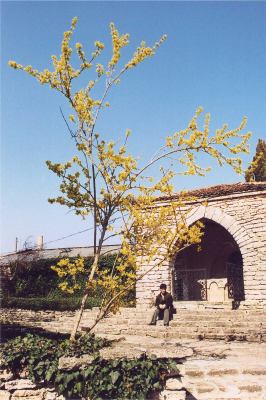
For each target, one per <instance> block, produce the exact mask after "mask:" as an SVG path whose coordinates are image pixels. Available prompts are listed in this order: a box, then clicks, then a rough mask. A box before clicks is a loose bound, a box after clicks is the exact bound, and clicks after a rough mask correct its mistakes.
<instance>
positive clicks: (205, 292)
mask: <svg viewBox="0 0 266 400" xmlns="http://www.w3.org/2000/svg"><path fill="white" fill-rule="evenodd" d="M198 220H203V222H204V223H205V226H206V232H205V235H204V237H203V240H202V251H201V252H199V253H197V249H196V246H192V247H190V248H189V249H186V250H185V251H184V252H182V253H180V254H179V255H178V256H177V257H176V259H175V265H174V271H173V272H174V281H173V291H174V294H175V297H176V300H187V301H193V300H207V301H217V302H225V301H228V300H238V301H239V300H244V276H243V275H244V262H243V258H242V254H241V244H239V243H238V241H239V238H241V241H240V242H242V241H243V237H245V236H246V240H248V239H249V237H248V235H247V234H246V232H245V230H244V229H243V228H242V227H241V226H239V225H238V223H237V222H236V221H235V220H234V219H233V218H232V217H231V216H229V215H227V214H225V213H224V212H223V211H222V210H221V209H219V208H216V207H204V206H199V207H197V208H196V209H194V210H192V211H191V213H190V215H189V216H188V218H187V223H188V225H192V224H193V223H194V222H196V221H198Z"/></svg>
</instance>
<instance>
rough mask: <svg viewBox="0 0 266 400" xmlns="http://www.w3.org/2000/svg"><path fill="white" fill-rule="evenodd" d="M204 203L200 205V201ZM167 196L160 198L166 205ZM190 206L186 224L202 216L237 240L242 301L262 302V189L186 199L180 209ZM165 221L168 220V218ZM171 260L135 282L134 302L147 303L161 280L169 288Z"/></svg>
mask: <svg viewBox="0 0 266 400" xmlns="http://www.w3.org/2000/svg"><path fill="white" fill-rule="evenodd" d="M206 200H207V202H208V205H207V206H204V205H202V202H203V201H206ZM169 201H170V200H166V201H161V202H160V203H158V206H166V205H167V204H168V202H169ZM188 209H190V211H189V214H188V216H187V223H188V225H192V224H193V223H194V222H196V221H198V220H200V219H202V218H206V219H209V220H211V221H214V222H216V223H218V224H220V225H221V226H222V227H224V228H225V229H226V230H227V231H228V232H229V233H230V234H231V235H232V238H233V239H234V240H235V242H236V243H237V245H238V247H239V250H240V252H241V255H242V259H243V274H244V290H245V302H247V304H252V303H253V304H255V303H258V302H259V303H263V304H264V305H266V280H265V274H266V189H265V190H261V191H256V186H254V191H253V192H252V191H249V192H246V193H245V192H241V193H236V194H230V195H226V196H218V197H212V198H211V197H210V198H201V199H199V201H196V202H190V203H189V204H187V206H186V207H185V208H184V211H185V212H187V210H188ZM168 222H169V221H168ZM151 267H152V263H151V264H149V265H145V263H142V265H141V271H140V272H141V273H142V272H144V271H146V270H148V269H150V268H151ZM171 267H172V262H171V260H169V261H168V262H165V264H164V265H163V266H162V267H160V268H154V269H153V270H152V271H151V272H149V273H148V274H147V275H145V277H144V278H143V279H141V280H140V281H139V282H138V283H137V288H136V296H137V303H138V305H142V306H148V305H149V304H150V303H151V302H153V299H154V296H155V295H156V294H157V293H158V286H159V284H160V283H161V282H164V283H166V284H167V286H168V288H170V290H171V288H172V274H171Z"/></svg>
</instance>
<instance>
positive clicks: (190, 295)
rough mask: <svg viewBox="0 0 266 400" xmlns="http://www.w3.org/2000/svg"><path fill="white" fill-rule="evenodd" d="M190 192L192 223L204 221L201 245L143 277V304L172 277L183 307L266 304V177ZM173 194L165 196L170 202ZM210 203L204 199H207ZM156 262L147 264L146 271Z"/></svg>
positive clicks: (170, 286)
mask: <svg viewBox="0 0 266 400" xmlns="http://www.w3.org/2000/svg"><path fill="white" fill-rule="evenodd" d="M189 194H191V195H193V196H195V197H196V198H197V200H196V201H193V202H188V203H187V204H186V207H187V208H189V214H188V215H187V224H188V225H192V224H193V223H195V222H196V221H202V222H203V223H204V226H205V228H204V237H203V239H202V243H201V251H198V250H197V248H196V247H197V246H195V245H194V246H193V245H192V246H190V247H188V248H187V249H185V250H183V251H182V252H180V253H179V254H177V255H176V256H175V257H174V258H173V259H171V260H168V261H166V262H164V264H163V265H162V266H160V268H157V267H156V268H154V269H153V270H151V271H150V272H149V273H147V275H145V276H144V277H143V278H142V279H141V280H140V281H138V282H137V288H136V297H137V304H139V305H142V306H145V307H147V306H149V305H151V304H152V303H153V300H154V297H155V295H156V294H157V293H158V286H159V284H160V283H162V282H163V283H166V284H167V286H168V289H170V291H171V292H172V294H173V296H174V299H175V300H176V304H177V306H179V307H185V308H186V307H189V308H191V307H192V308H193V307H196V308H206V307H207V308H208V307H210V306H211V305H214V304H216V306H217V304H220V306H221V307H223V306H224V307H229V308H231V307H232V308H236V307H237V308H238V307H241V308H242V307H244V308H246V307H259V308H261V307H265V305H266V183H237V184H230V185H219V186H213V187H208V188H203V189H198V190H193V191H191V192H190V193H189ZM171 200H173V197H172V198H167V197H165V198H161V199H159V200H158V203H157V206H158V207H161V206H165V205H167V204H168V203H169V202H171ZM203 202H204V203H205V202H206V203H207V205H203V204H202V203H203ZM150 268H151V265H142V266H141V272H145V270H147V269H150Z"/></svg>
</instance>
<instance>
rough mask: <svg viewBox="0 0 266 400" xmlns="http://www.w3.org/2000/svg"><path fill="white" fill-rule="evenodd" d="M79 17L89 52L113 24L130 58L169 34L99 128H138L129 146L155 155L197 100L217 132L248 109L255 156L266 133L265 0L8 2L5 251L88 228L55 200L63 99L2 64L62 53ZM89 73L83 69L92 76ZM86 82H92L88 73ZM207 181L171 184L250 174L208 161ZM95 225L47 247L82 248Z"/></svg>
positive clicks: (118, 90)
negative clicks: (124, 36)
mask: <svg viewBox="0 0 266 400" xmlns="http://www.w3.org/2000/svg"><path fill="white" fill-rule="evenodd" d="M73 16H78V18H79V22H78V26H77V29H76V32H75V36H74V42H75V41H78V42H82V43H83V44H84V47H85V48H87V49H88V50H89V49H91V45H92V43H93V42H94V40H95V39H99V40H101V41H103V42H104V43H105V44H106V46H107V48H108V50H107V53H108V51H109V50H110V47H109V44H110V37H109V28H108V26H109V23H110V22H111V21H113V22H114V23H115V24H116V26H117V27H118V29H119V31H120V32H121V33H126V32H128V33H130V42H131V45H130V47H129V49H128V50H126V51H125V54H124V56H125V58H123V60H124V61H126V59H127V58H129V56H130V54H131V53H132V52H133V51H134V48H135V47H136V46H137V45H138V44H139V42H140V41H141V40H145V41H146V42H147V43H148V44H153V43H154V42H155V41H157V40H158V39H159V38H160V37H161V35H162V34H164V33H166V34H167V35H168V39H167V41H166V42H165V43H164V44H163V46H162V47H161V48H160V49H159V51H158V53H157V54H156V55H155V57H153V58H152V59H150V60H148V61H146V62H145V63H143V64H141V65H140V66H139V67H138V68H136V69H134V70H132V71H130V73H129V74H128V75H127V76H125V78H124V79H123V80H122V82H121V84H120V85H118V86H117V87H115V88H114V90H113V92H112V93H111V96H110V98H109V101H110V103H111V107H110V109H108V110H106V111H105V112H104V114H103V115H102V119H101V121H100V124H99V128H98V129H99V131H100V132H103V133H104V134H105V135H106V136H109V137H114V138H119V137H122V136H123V134H124V132H125V130H126V129H127V128H130V129H131V130H132V133H133V134H132V137H131V144H130V149H131V151H132V153H133V154H135V155H137V156H140V157H142V158H143V159H148V158H149V156H150V155H151V154H153V153H154V152H155V150H156V149H157V148H158V147H159V146H160V144H161V143H162V142H163V138H164V137H165V136H166V135H168V134H171V133H173V132H174V131H176V130H179V129H181V128H183V127H184V126H185V125H186V124H187V122H188V121H189V119H190V118H191V116H192V115H193V113H194V111H195V109H196V108H197V107H198V106H199V105H201V106H203V108H204V110H205V111H208V112H210V113H211V116H212V125H211V126H212V128H213V129H216V128H217V127H219V126H220V125H221V124H223V123H224V122H228V123H229V125H230V126H231V127H235V126H237V125H238V124H239V122H240V120H241V119H242V117H243V116H247V117H248V126H247V128H248V130H251V131H252V132H253V137H252V140H251V154H250V155H247V156H245V157H243V159H244V163H245V166H247V165H248V162H249V161H250V160H251V158H252V155H253V153H254V150H255V146H256V142H257V140H258V138H263V137H265V132H266V90H265V88H266V74H265V71H266V51H265V49H266V24H265V17H266V3H265V2H77V1H76V2H63V1H61V2H56V1H54V2H51V1H50V2H37V1H36V2H2V12H1V18H2V21H1V26H2V35H1V36H2V110H1V111H2V141H1V150H2V157H1V159H2V168H1V170H2V188H1V195H2V196H1V197H2V202H1V203H2V211H1V215H2V248H1V251H2V252H7V251H12V250H13V249H14V242H15V237H16V236H18V237H19V239H20V243H21V245H22V243H23V242H24V241H25V240H26V239H27V238H29V240H30V241H34V238H35V237H36V236H37V235H40V234H43V235H44V240H45V242H47V241H52V240H54V239H57V238H60V237H63V236H67V235H70V234H72V233H74V232H78V231H80V230H83V229H86V228H87V227H88V223H87V222H86V221H82V220H80V219H79V218H78V217H76V216H74V215H72V214H71V213H69V212H68V210H67V209H65V208H63V207H60V206H57V205H50V204H49V203H48V202H47V198H48V197H49V196H53V195H54V194H56V193H57V187H58V180H57V179H56V177H55V176H53V174H52V173H51V172H49V171H48V170H47V168H46V165H45V160H47V159H50V160H52V161H61V162H62V161H66V160H67V159H69V158H70V156H71V155H72V153H73V143H71V140H70V138H69V136H68V135H67V132H66V129H65V126H64V123H63V121H62V118H61V116H60V113H59V107H60V106H61V107H62V108H63V109H64V110H67V108H66V103H65V101H64V99H63V98H61V97H60V96H59V95H57V94H56V93H54V92H53V91H51V90H50V89H49V88H46V87H41V86H40V85H39V84H38V83H37V82H36V81H34V79H33V78H31V77H29V76H28V75H26V74H24V73H22V72H20V71H14V70H12V69H10V68H9V67H8V66H7V62H8V60H10V59H11V60H16V61H17V62H19V63H21V64H26V65H27V64H31V65H33V66H34V67H36V68H38V69H42V68H45V67H47V66H49V65H50V55H51V54H59V50H60V42H61V38H62V33H63V32H64V31H65V30H66V29H68V27H69V24H70V21H71V19H72V17H73ZM89 79H90V77H88V80H89ZM84 82H85V81H84ZM213 167H214V168H213V171H212V172H211V173H210V174H209V175H208V176H207V177H205V178H204V179H202V178H195V177H194V178H186V179H184V178H179V179H177V180H176V182H175V183H176V190H179V189H181V188H192V187H200V186H205V185H213V184H219V183H231V182H239V181H243V178H242V177H241V176H238V175H236V174H235V173H233V172H232V171H231V170H229V169H220V168H217V166H216V165H213ZM91 243H92V237H91V233H90V232H86V233H83V234H80V235H76V236H73V237H70V238H68V239H65V240H62V241H58V242H54V243H50V244H48V245H47V246H48V247H63V246H72V245H73V246H74V245H87V244H91Z"/></svg>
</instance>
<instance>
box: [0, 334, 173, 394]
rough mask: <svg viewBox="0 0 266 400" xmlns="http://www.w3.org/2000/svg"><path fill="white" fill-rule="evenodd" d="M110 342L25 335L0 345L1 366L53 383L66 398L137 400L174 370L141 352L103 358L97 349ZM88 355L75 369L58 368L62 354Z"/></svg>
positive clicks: (37, 380) (159, 387)
mask: <svg viewBox="0 0 266 400" xmlns="http://www.w3.org/2000/svg"><path fill="white" fill-rule="evenodd" d="M109 345H110V341H107V340H105V339H99V338H96V337H95V336H94V335H84V336H80V337H78V338H77V339H76V340H75V341H70V340H65V339H53V338H45V337H44V336H40V335H32V334H27V335H26V336H24V337H21V336H19V337H16V338H15V339H12V340H9V341H8V342H7V343H5V344H3V345H2V347H1V354H0V356H1V359H2V360H3V364H2V368H6V369H9V370H11V371H12V372H13V373H15V374H17V375H19V372H20V371H22V370H25V369H26V370H27V372H28V374H29V377H30V378H31V379H32V380H33V381H34V382H44V384H45V385H48V384H49V385H53V386H55V388H56V390H57V392H58V393H59V394H63V395H64V396H66V397H67V398H69V399H73V398H75V399H77V398H82V397H86V396H87V397H88V396H89V398H90V399H98V400H100V399H113V400H115V399H116V400H120V399H121V400H122V399H124V400H125V399H127V400H131V399H132V400H133V399H134V400H138V399H139V400H141V399H147V397H148V396H149V394H151V393H152V392H154V391H158V390H161V389H162V388H163V387H164V383H165V374H167V372H169V371H170V370H171V369H176V364H175V363H173V362H169V361H167V362H165V361H161V360H158V359H156V358H155V357H147V355H146V354H143V355H142V356H141V357H140V358H138V359H132V360H128V359H117V360H105V359H102V358H101V357H100V356H99V350H100V349H101V348H103V347H106V346H109ZM83 354H92V355H94V359H93V361H92V363H91V364H90V365H88V366H85V367H84V368H80V369H79V370H77V371H76V370H75V371H63V370H58V362H59V358H60V357H62V356H71V357H72V356H81V355H83Z"/></svg>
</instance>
